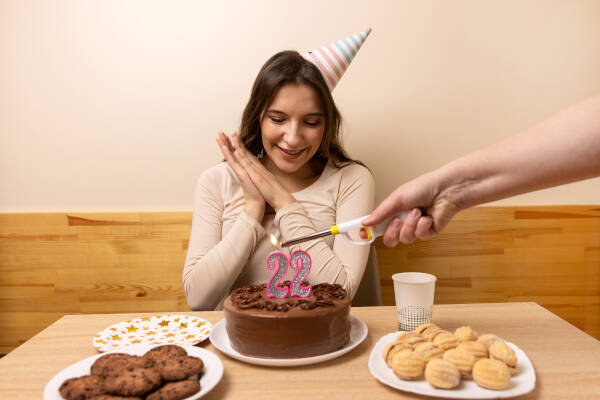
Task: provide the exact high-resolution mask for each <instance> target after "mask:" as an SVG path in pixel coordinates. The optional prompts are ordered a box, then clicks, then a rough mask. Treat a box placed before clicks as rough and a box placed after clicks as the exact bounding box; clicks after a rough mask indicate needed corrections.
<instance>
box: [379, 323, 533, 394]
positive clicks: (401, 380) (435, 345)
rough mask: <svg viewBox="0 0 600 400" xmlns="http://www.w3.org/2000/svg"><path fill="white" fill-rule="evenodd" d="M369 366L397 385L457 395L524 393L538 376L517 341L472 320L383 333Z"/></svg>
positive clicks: (420, 392)
mask: <svg viewBox="0 0 600 400" xmlns="http://www.w3.org/2000/svg"><path fill="white" fill-rule="evenodd" d="M369 370H370V371H371V374H372V375H373V376H374V377H375V378H376V379H377V380H379V381H380V382H381V383H383V384H386V385H388V386H391V387H393V388H396V389H400V390H403V391H406V392H411V393H417V394H422V395H427V396H435V397H445V398H454V399H498V398H509V397H515V396H520V395H523V394H526V393H529V392H531V391H532V390H533V389H534V388H535V381H536V378H535V371H534V369H533V365H532V364H531V361H530V360H529V358H528V357H527V355H526V354H525V352H523V350H521V349H520V348H519V347H518V346H516V345H515V344H513V343H510V342H507V341H504V340H503V339H501V338H500V337H498V336H496V335H494V334H491V333H487V334H482V335H479V334H477V332H475V331H474V330H473V329H472V328H471V327H469V326H462V327H460V328H458V329H456V331H454V332H449V331H446V330H444V329H442V328H440V327H439V326H437V325H435V324H432V323H428V324H423V325H421V326H419V327H417V328H416V329H415V330H414V331H411V332H402V331H401V332H394V333H389V334H387V335H385V336H383V337H382V338H381V339H379V341H378V342H377V343H376V344H375V346H374V347H373V350H372V351H371V354H370V356H369Z"/></svg>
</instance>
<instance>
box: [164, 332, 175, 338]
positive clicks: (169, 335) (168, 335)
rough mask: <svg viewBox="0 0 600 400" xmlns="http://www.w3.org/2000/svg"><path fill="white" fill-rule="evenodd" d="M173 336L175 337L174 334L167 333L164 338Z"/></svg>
mask: <svg viewBox="0 0 600 400" xmlns="http://www.w3.org/2000/svg"><path fill="white" fill-rule="evenodd" d="M173 336H175V334H174V333H168V334H167V335H166V336H165V337H173Z"/></svg>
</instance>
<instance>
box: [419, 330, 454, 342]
mask: <svg viewBox="0 0 600 400" xmlns="http://www.w3.org/2000/svg"><path fill="white" fill-rule="evenodd" d="M443 332H448V331H445V330H443V329H442V328H439V327H437V326H430V327H429V328H425V330H424V331H423V332H422V333H421V336H423V337H424V338H425V340H427V341H429V342H431V341H433V338H435V337H436V336H437V335H438V334H440V333H443Z"/></svg>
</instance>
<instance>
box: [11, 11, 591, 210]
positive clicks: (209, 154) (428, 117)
mask: <svg viewBox="0 0 600 400" xmlns="http://www.w3.org/2000/svg"><path fill="white" fill-rule="evenodd" d="M350 5H352V6H350ZM368 27H372V28H373V32H372V34H371V36H370V37H369V38H368V39H367V42H366V43H365V45H364V46H363V48H362V49H361V51H360V53H359V54H358V56H357V58H356V59H355V60H354V62H353V64H352V65H351V67H350V68H349V70H348V71H347V73H346V75H345V76H344V78H343V79H342V81H341V82H340V83H339V85H338V87H337V88H336V89H335V92H334V98H335V99H336V102H337V104H338V107H339V108H340V110H341V111H342V114H343V116H344V117H345V125H344V128H345V136H344V137H345V143H346V145H347V148H348V150H349V151H350V153H351V155H352V156H354V157H356V158H359V159H361V160H363V161H365V162H366V163H367V164H368V165H369V167H370V168H371V170H372V171H373V173H374V174H375V178H376V181H377V196H378V200H381V199H383V198H384V196H385V195H386V194H387V193H388V192H390V191H391V190H392V189H393V188H394V187H396V186H397V185H398V184H400V183H402V182H404V181H406V180H409V179H411V178H413V177H415V176H417V175H418V174H421V173H423V172H426V171H429V170H431V169H433V168H436V167H438V166H440V165H442V164H443V163H445V162H448V161H450V160H452V159H454V158H456V157H458V156H460V155H462V154H465V153H467V152H470V151H472V150H475V149H477V148H479V147H481V146H484V145H486V144H491V143H493V142H495V141H498V140H500V139H502V138H504V137H506V136H509V135H511V134H513V133H516V132H518V131H519V130H521V129H524V128H526V127H528V126H530V125H532V124H533V123H535V122H536V121H539V120H541V119H543V118H546V117H548V116H549V115H551V114H552V113H554V112H556V111H558V110H559V109H561V108H563V107H565V106H567V105H569V104H570V103H573V102H575V101H578V100H580V99H583V98H585V97H588V96H590V95H592V94H594V93H598V92H600V40H599V38H600V2H599V1H595V0H590V1H568V2H567V1H559V2H556V1H504V0H498V1H479V0H473V1H413V2H406V1H405V2H400V1H394V0H389V1H370V0H359V1H357V0H353V1H352V2H349V1H345V0H335V1H320V0H319V1H281V0H278V1H225V2H222V1H147V0H145V1H84V0H81V1H79V0H73V1H68V0H55V1H43V0H39V1H33V0H12V1H11V0H4V1H0V212H37V211H129V210H132V211H169V210H190V209H191V207H192V198H193V190H194V185H195V181H196V178H197V177H198V175H199V174H200V173H201V172H202V171H203V170H204V169H205V168H207V167H209V166H211V165H213V164H214V163H216V162H218V161H219V160H220V159H221V155H220V153H219V151H218V148H217V146H216V144H215V141H214V138H215V135H216V132H217V131H218V130H225V131H227V132H231V131H232V130H234V129H236V128H237V126H238V124H239V120H240V116H241V112H242V109H243V107H244V105H245V102H246V101H247V99H248V95H249V91H250V87H251V85H252V82H253V80H254V77H255V76H256V73H257V72H258V70H259V68H260V67H261V65H262V64H263V62H264V61H265V60H266V59H267V58H268V57H269V56H271V55H272V54H273V53H275V52H277V51H279V50H283V49H289V48H290V49H297V50H300V51H302V50H309V49H313V48H315V47H319V46H321V45H323V44H327V43H329V42H332V41H334V40H338V39H341V38H343V37H346V36H348V35H350V34H354V33H357V32H359V31H362V30H364V29H366V28H368ZM599 200H600V179H595V180H590V181H587V182H580V183H576V184H572V185H568V186H563V187H560V188H554V189H550V190H545V191H540V192H535V193H530V194H528V195H524V196H519V197H515V198H512V199H508V200H505V201H503V202H501V204H598V203H600V201H599Z"/></svg>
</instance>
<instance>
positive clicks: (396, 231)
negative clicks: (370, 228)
mask: <svg viewBox="0 0 600 400" xmlns="http://www.w3.org/2000/svg"><path fill="white" fill-rule="evenodd" d="M401 228H402V221H401V220H399V219H398V218H395V219H394V220H393V221H392V223H391V224H389V225H388V227H387V229H386V230H385V233H384V234H383V244H385V245H386V246H387V247H396V246H397V245H398V243H400V240H398V236H399V235H400V229H401Z"/></svg>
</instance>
